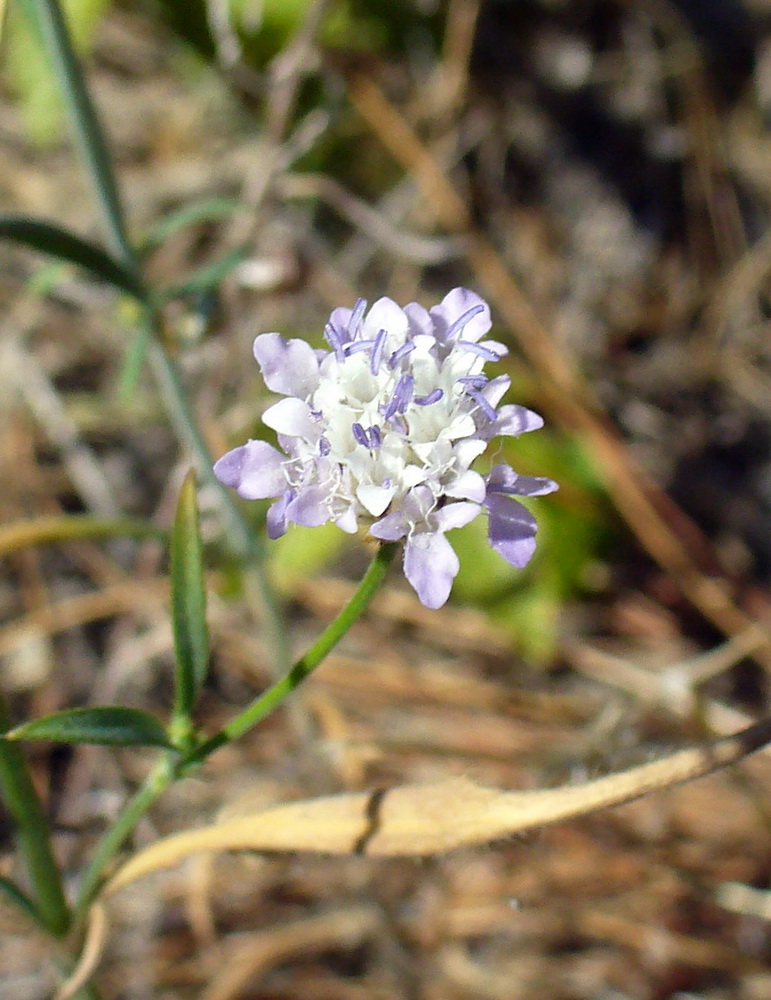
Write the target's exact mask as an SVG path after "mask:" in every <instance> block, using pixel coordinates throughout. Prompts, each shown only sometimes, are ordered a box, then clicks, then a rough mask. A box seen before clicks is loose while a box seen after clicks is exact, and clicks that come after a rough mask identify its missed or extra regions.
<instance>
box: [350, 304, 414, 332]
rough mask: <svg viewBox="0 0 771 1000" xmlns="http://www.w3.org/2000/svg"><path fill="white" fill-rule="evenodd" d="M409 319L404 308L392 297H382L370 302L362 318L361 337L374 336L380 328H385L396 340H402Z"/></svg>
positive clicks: (407, 327)
mask: <svg viewBox="0 0 771 1000" xmlns="http://www.w3.org/2000/svg"><path fill="white" fill-rule="evenodd" d="M409 325H410V324H409V320H408V319H407V317H406V316H405V315H404V310H403V309H402V308H401V307H400V306H398V305H397V304H396V303H395V302H394V300H393V299H389V298H386V297H383V298H382V299H378V300H377V302H373V303H372V307H371V308H370V311H369V312H368V313H367V315H366V317H365V319H364V325H363V327H362V331H361V337H362V339H363V340H364V339H367V338H374V337H376V336H377V334H378V333H379V332H380V330H387V331H388V332H389V333H390V334H391V336H392V337H394V338H395V339H396V340H402V339H403V338H404V337H405V336H406V334H407V331H408V329H409Z"/></svg>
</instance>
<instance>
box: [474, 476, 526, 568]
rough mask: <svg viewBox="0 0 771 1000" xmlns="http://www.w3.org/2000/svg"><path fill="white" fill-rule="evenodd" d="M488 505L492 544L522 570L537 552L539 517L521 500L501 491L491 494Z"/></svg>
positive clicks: (486, 503) (500, 553)
mask: <svg viewBox="0 0 771 1000" xmlns="http://www.w3.org/2000/svg"><path fill="white" fill-rule="evenodd" d="M485 507H486V508H487V512H488V514H489V515H490V522H489V525H488V531H487V538H488V541H489V542H490V545H491V546H492V548H494V549H495V551H496V552H497V553H498V554H499V555H502V556H503V558H504V559H505V560H506V562H508V563H511V565H512V566H516V567H517V568H518V569H522V567H523V566H526V565H527V564H528V562H529V561H530V559H531V558H532V555H533V553H534V552H535V533H536V523H535V518H534V517H533V515H532V514H531V513H530V511H529V510H527V508H526V507H523V506H522V504H521V503H519V501H517V500H512V499H511V497H505V496H501V495H499V494H488V497H487V500H485Z"/></svg>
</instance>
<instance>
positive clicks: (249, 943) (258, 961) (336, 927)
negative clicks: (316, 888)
mask: <svg viewBox="0 0 771 1000" xmlns="http://www.w3.org/2000/svg"><path fill="white" fill-rule="evenodd" d="M381 922H382V917H381V916H380V915H379V914H378V911H377V910H376V909H375V907H372V906H358V907H355V908H351V909H347V910H339V909H338V910H335V911H333V912H330V913H321V914H318V915H316V916H313V917H309V918H307V919H305V920H296V921H292V922H291V923H287V924H284V925H283V926H281V927H275V928H272V929H271V930H270V931H266V932H261V933H258V934H249V935H247V936H246V938H245V939H242V940H239V941H238V942H237V947H236V948H235V950H234V953H233V954H232V955H230V956H229V958H228V961H227V962H226V963H225V964H224V967H223V968H222V969H221V971H220V973H219V975H217V976H215V977H214V979H213V980H212V982H211V983H210V985H209V986H208V987H207V988H206V990H205V991H204V992H203V994H202V995H201V997H200V1000H233V998H235V997H237V996H240V995H241V994H242V991H243V990H244V989H245V988H246V987H247V986H248V985H249V983H250V982H252V981H253V980H255V979H257V978H258V977H259V976H260V975H264V974H265V972H267V970H268V969H270V968H271V966H275V965H279V964H281V963H283V962H286V961H287V959H290V958H291V957H292V956H294V955H298V954H301V955H303V956H307V955H309V954H311V953H313V952H320V951H324V950H327V949H330V948H339V947H341V946H344V947H355V946H357V945H358V944H360V943H361V942H362V941H364V940H366V939H367V938H368V937H370V936H371V935H372V934H373V933H374V932H375V931H376V930H377V928H378V926H379V925H380V923H381Z"/></svg>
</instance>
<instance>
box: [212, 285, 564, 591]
mask: <svg viewBox="0 0 771 1000" xmlns="http://www.w3.org/2000/svg"><path fill="white" fill-rule="evenodd" d="M490 326H491V322H490V310H489V308H488V306H487V304H486V303H485V302H484V301H483V300H482V299H481V298H479V296H478V295H476V294H475V293H473V292H470V291H468V290H466V289H464V288H455V289H453V291H451V292H449V294H448V295H446V296H445V298H444V299H443V300H442V302H441V303H440V304H439V305H438V306H435V307H434V308H432V309H431V310H430V311H426V310H425V309H424V308H423V307H422V306H420V305H418V304H417V303H415V302H412V303H410V304H409V305H407V306H405V307H404V308H403V309H402V308H400V307H399V306H398V305H397V304H396V303H395V302H393V301H392V300H391V299H387V298H382V299H379V300H378V301H377V302H375V303H374V304H373V306H372V308H371V309H370V310H369V312H367V303H366V302H365V300H364V299H360V300H359V301H358V302H357V303H356V305H355V306H354V308H353V309H344V308H339V309H335V310H334V311H333V313H332V315H331V316H330V319H329V323H328V324H327V326H326V328H325V339H326V341H327V343H328V344H329V348H330V349H329V350H328V351H327V350H314V349H313V348H312V347H311V346H310V345H309V344H307V343H306V342H305V341H303V340H285V339H284V338H283V337H282V336H280V334H278V333H263V334H261V335H260V336H259V337H257V339H256V340H255V342H254V356H255V358H256V359H257V362H258V364H259V365H260V368H261V370H262V376H263V378H264V380H265V384H266V385H267V387H268V388H269V389H270V390H271V391H272V392H276V393H279V394H281V395H282V396H284V397H285V398H284V399H281V400H279V401H278V402H277V403H275V404H274V405H273V406H271V407H270V408H269V409H268V410H266V411H265V413H264V415H263V421H264V423H265V424H266V425H267V426H268V427H270V428H272V429H273V430H274V431H276V432H277V435H278V442H279V445H280V447H281V448H282V449H283V452H282V451H278V450H277V449H275V448H273V447H272V446H271V445H269V444H268V443H267V442H265V441H249V442H248V443H247V444H245V445H241V446H240V447H238V448H235V449H234V450H233V451H230V452H228V453H227V454H226V455H224V456H223V457H222V458H221V459H220V460H219V461H218V462H217V464H216V465H215V467H214V471H215V473H216V475H217V476H218V478H219V479H220V480H221V481H222V482H223V483H225V484H226V485H228V486H232V487H234V488H235V489H236V490H237V491H238V493H239V494H240V495H241V496H242V497H246V498H248V499H253V500H257V499H266V498H268V497H278V500H277V501H276V502H275V503H274V504H273V505H272V506H271V508H270V510H269V511H268V519H267V528H268V535H269V536H270V537H271V538H278V537H280V536H281V535H283V534H284V532H285V531H286V530H287V527H288V525H289V524H290V523H294V524H302V525H306V526H308V527H315V526H317V525H321V524H325V523H326V522H327V521H334V522H335V524H337V525H338V526H339V527H340V528H341V529H342V530H343V531H347V532H349V533H355V532H356V531H357V530H358V529H359V527H360V525H364V526H366V527H367V528H368V529H369V534H370V535H371V536H373V537H374V538H377V539H381V540H384V541H397V540H399V539H402V538H404V539H405V540H406V541H405V547H404V572H405V576H406V577H407V580H408V581H409V582H410V584H411V585H412V586H413V587H414V588H415V590H416V592H417V594H418V597H419V598H420V600H421V601H422V603H423V604H424V605H425V606H426V607H429V608H438V607H441V606H442V605H443V604H444V603H445V601H446V600H447V598H448V596H449V593H450V588H451V587H452V582H453V580H454V578H455V576H456V574H457V572H458V568H459V564H458V558H457V556H456V555H455V552H454V551H453V549H452V547H451V546H450V544H449V542H448V541H447V539H446V538H445V537H444V536H445V532H446V531H448V530H450V529H451V528H459V527H461V526H462V525H464V524H468V523H469V521H471V520H473V518H475V517H476V516H477V515H478V514H480V513H482V512H483V511H484V512H486V513H487V515H488V519H489V529H488V537H489V542H490V545H491V546H492V547H493V548H494V549H495V550H496V551H497V552H499V553H500V555H502V556H503V558H504V559H506V560H507V561H508V562H509V563H511V564H512V565H514V566H518V567H522V566H524V565H525V564H526V563H527V562H528V560H529V559H530V557H531V556H532V554H533V552H534V550H535V533H536V523H535V519H534V518H533V516H532V514H531V513H530V512H529V511H528V510H527V509H526V508H525V507H524V506H523V505H522V504H521V503H519V502H518V501H517V500H515V499H514V497H515V496H539V495H542V494H544V493H550V492H552V490H555V489H556V488H557V486H556V483H554V482H552V481H551V480H550V479H544V478H536V477H532V476H520V475H518V474H517V473H516V472H514V470H513V469H511V468H510V467H509V466H508V465H494V466H493V468H492V470H491V471H490V472H489V473H488V474H487V475H481V474H480V473H479V472H475V471H473V470H472V468H471V466H472V464H473V463H474V461H475V459H477V458H478V457H479V456H480V455H481V454H482V452H484V451H485V450H486V449H487V447H488V445H489V444H490V442H491V441H492V440H493V439H494V438H497V437H499V436H502V435H513V436H516V435H519V434H523V433H524V432H525V431H532V430H536V429H537V428H538V427H541V426H542V424H543V421H542V419H541V418H540V417H539V416H538V415H537V414H536V413H533V412H532V411H531V410H528V409H525V408H524V407H522V406H512V405H509V406H499V405H498V404H499V402H500V400H501V399H502V397H503V395H504V393H505V392H506V390H507V389H508V388H509V384H510V381H511V380H510V379H509V377H508V376H507V375H499V376H497V377H495V378H489V377H488V376H487V375H485V374H484V367H485V365H486V363H488V362H495V361H498V360H499V359H500V358H502V357H503V356H504V355H505V354H506V353H507V350H506V348H505V347H504V346H503V345H502V344H499V343H497V342H496V341H493V340H482V338H483V337H484V335H485V334H486V333H487V332H488V331H489V329H490Z"/></svg>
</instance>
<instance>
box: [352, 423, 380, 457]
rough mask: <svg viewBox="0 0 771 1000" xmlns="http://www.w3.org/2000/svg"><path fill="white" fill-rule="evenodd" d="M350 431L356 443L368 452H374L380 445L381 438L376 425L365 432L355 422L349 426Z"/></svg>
mask: <svg viewBox="0 0 771 1000" xmlns="http://www.w3.org/2000/svg"><path fill="white" fill-rule="evenodd" d="M351 430H352V431H353V436H354V438H355V439H356V443H357V444H360V445H363V447H365V448H367V449H369V451H376V450H377V449H378V448H379V447H380V445H381V444H382V441H383V438H382V435H381V433H380V428H379V427H378V426H377V425H376V424H375V425H373V426H372V427H370V428H369V430H365V429H364V428H363V427H362V425H361V424H360V423H358V422H356V423H353V424H351Z"/></svg>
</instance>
